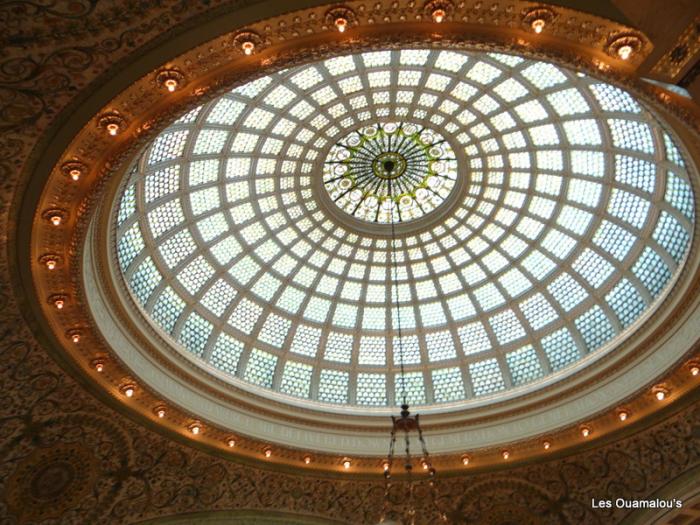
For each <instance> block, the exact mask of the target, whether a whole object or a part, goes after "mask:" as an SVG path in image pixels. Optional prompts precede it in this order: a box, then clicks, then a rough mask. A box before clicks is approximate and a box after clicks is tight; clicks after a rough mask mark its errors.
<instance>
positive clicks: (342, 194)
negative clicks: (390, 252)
mask: <svg viewBox="0 0 700 525" xmlns="http://www.w3.org/2000/svg"><path fill="white" fill-rule="evenodd" d="M456 178H457V159H456V158H455V157H454V153H453V151H452V147H451V146H450V145H449V143H448V142H447V141H446V140H445V138H444V137H443V136H442V135H441V134H440V133H438V132H437V131H435V130H432V129H429V128H426V127H425V126H419V125H415V124H411V123H410V122H399V123H396V122H386V123H379V124H377V125H374V126H365V127H363V128H361V129H359V130H353V131H351V132H350V133H349V134H348V135H346V136H345V137H343V138H342V139H341V140H340V141H339V142H338V143H337V144H335V145H334V146H333V147H332V148H331V149H330V152H329V155H328V159H327V160H326V164H325V168H324V170H323V183H324V186H325V188H326V191H328V194H329V196H330V198H331V200H332V201H333V202H334V203H335V204H336V205H337V206H338V207H339V208H340V209H342V210H343V211H345V212H346V213H348V214H349V215H351V216H353V217H357V218H360V219H364V220H366V221H369V222H377V223H382V224H392V223H394V224H396V223H399V222H406V221H410V220H412V219H416V218H419V217H422V216H424V215H425V214H427V213H430V212H431V211H433V210H434V209H436V208H437V207H438V206H440V205H441V204H442V203H443V202H444V201H445V199H446V198H447V196H448V195H449V194H450V192H451V191H452V189H453V188H454V185H455V179H456Z"/></svg>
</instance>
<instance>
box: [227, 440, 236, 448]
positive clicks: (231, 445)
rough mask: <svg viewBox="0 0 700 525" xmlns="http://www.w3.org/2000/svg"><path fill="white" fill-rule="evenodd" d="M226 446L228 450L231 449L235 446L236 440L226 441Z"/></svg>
mask: <svg viewBox="0 0 700 525" xmlns="http://www.w3.org/2000/svg"><path fill="white" fill-rule="evenodd" d="M226 444H227V445H228V447H229V448H233V447H235V446H236V440H235V439H233V438H228V441H226Z"/></svg>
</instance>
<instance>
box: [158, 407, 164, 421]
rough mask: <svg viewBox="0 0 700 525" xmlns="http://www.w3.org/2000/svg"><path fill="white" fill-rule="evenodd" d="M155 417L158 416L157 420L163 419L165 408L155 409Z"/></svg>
mask: <svg viewBox="0 0 700 525" xmlns="http://www.w3.org/2000/svg"><path fill="white" fill-rule="evenodd" d="M156 416H158V419H163V418H164V417H165V407H163V406H159V407H156Z"/></svg>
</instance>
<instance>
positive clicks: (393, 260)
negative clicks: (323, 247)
mask: <svg viewBox="0 0 700 525" xmlns="http://www.w3.org/2000/svg"><path fill="white" fill-rule="evenodd" d="M402 126H403V123H401V125H400V126H399V129H401V127H402ZM390 140H391V139H390ZM391 180H392V179H389V180H388V181H387V182H388V183H389V199H390V200H391V210H390V213H391V215H390V217H391V219H390V220H389V224H390V226H391V250H390V259H391V266H392V272H393V283H392V284H393V288H394V308H395V311H396V327H397V332H398V336H399V367H400V372H401V376H400V381H401V405H402V406H404V405H406V406H407V405H408V403H407V399H408V397H407V394H406V377H405V375H406V371H405V368H404V362H403V334H402V333H401V307H400V303H399V267H398V261H397V260H396V252H395V251H396V224H395V221H394V205H396V208H397V213H398V214H399V218H401V211H400V210H399V209H398V204H397V203H396V202H395V201H394V198H393V197H394V195H393V193H392V188H391Z"/></svg>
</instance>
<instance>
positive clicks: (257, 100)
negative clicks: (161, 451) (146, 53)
mask: <svg viewBox="0 0 700 525" xmlns="http://www.w3.org/2000/svg"><path fill="white" fill-rule="evenodd" d="M401 122H407V123H410V124H411V125H414V126H417V127H424V128H426V129H430V130H433V132H435V133H436V134H439V135H440V136H442V137H444V138H445V139H446V140H447V141H448V142H449V144H452V147H453V149H454V154H455V157H456V158H457V159H464V162H461V161H457V163H456V164H455V165H454V166H453V167H450V166H445V173H448V174H450V173H453V172H452V170H453V169H454V170H455V171H454V178H455V180H457V181H459V180H463V181H466V183H465V184H464V185H463V186H462V187H461V188H462V189H460V190H459V192H458V193H454V195H458V200H457V201H456V204H455V205H454V206H453V207H452V208H450V209H449V213H447V214H446V215H445V216H444V217H442V218H441V219H440V221H438V224H434V223H428V222H426V223H425V226H424V228H423V229H422V230H420V229H418V230H416V231H417V232H418V233H415V232H414V233H404V234H402V235H401V236H400V238H399V239H397V243H396V252H395V253H396V258H397V261H398V276H399V282H398V296H399V300H400V311H401V328H402V334H403V341H402V347H403V349H404V361H405V363H406V370H407V376H406V385H407V388H408V391H409V392H408V396H409V402H410V403H411V404H413V405H416V404H418V405H433V404H440V403H448V402H459V401H463V400H465V399H470V398H474V397H480V396H488V395H500V394H502V393H503V392H505V391H507V390H509V389H512V388H517V387H521V389H522V390H529V389H532V388H536V387H537V385H538V384H540V383H541V382H542V380H543V379H544V378H546V377H547V376H549V375H551V374H552V373H553V372H557V371H562V370H563V371H566V370H569V371H570V370H575V369H577V366H582V363H581V362H580V360H581V359H582V358H583V357H584V356H587V355H589V354H591V353H596V355H602V353H603V352H604V349H612V348H614V347H615V346H616V345H617V344H618V343H619V342H620V341H622V340H623V339H624V338H625V337H626V334H627V333H629V332H630V331H631V330H632V329H633V327H634V326H636V324H635V323H639V322H641V320H642V319H643V318H644V316H645V313H647V312H650V311H653V305H654V304H655V302H657V299H658V298H660V297H661V296H663V294H664V291H665V290H666V289H668V288H669V285H670V283H672V282H673V280H674V276H675V275H676V274H677V273H678V272H679V270H680V268H681V267H682V265H683V262H684V259H685V256H686V253H687V251H688V249H689V246H690V242H691V232H692V231H693V228H694V214H695V210H694V207H695V204H694V202H695V200H694V197H693V194H692V190H691V186H690V184H689V182H688V181H689V175H688V170H689V169H691V168H690V167H689V166H686V164H685V163H684V160H683V158H682V155H681V153H680V151H679V148H678V147H677V145H676V143H675V142H674V140H673V138H672V137H671V136H669V135H668V134H667V133H666V132H665V131H664V129H663V127H662V126H661V124H660V123H659V122H658V121H657V120H656V118H655V117H654V116H653V115H652V114H651V113H650V112H649V111H648V110H647V109H646V108H645V107H644V106H643V105H642V104H640V103H639V102H638V101H637V100H636V99H635V98H634V97H633V96H631V95H630V94H629V93H628V92H626V91H624V90H621V89H619V88H617V87H615V86H612V85H610V84H606V83H603V82H601V81H599V80H597V79H595V78H592V77H589V76H586V75H583V74H577V73H576V72H572V71H569V70H566V69H564V68H561V67H557V66H554V65H551V64H548V63H545V62H539V61H533V60H529V59H524V58H521V57H517V56H508V55H501V54H486V53H476V52H474V53H469V52H453V51H440V50H434V49H433V50H425V49H415V50H393V51H379V52H368V53H362V54H356V55H351V56H341V57H337V58H333V59H329V60H325V61H319V62H315V63H311V64H308V65H304V66H299V67H294V68H291V69H287V70H285V71H282V72H278V73H274V74H270V75H267V76H264V77H262V78H259V79H257V80H255V81H251V82H249V83H247V84H245V85H243V86H241V87H239V88H236V89H234V90H233V91H231V92H230V93H227V94H225V95H223V96H221V97H220V98H218V99H216V100H213V101H211V102H209V103H207V104H205V105H203V106H201V107H199V108H197V109H195V110H193V111H191V112H190V113H188V114H187V115H185V116H183V117H182V118H180V119H179V120H178V121H177V122H175V123H173V124H172V125H171V126H170V127H169V128H167V129H166V130H165V131H163V132H162V133H161V134H160V135H158V137H157V138H156V139H155V140H154V141H153V142H152V144H150V145H149V146H148V147H147V148H146V150H145V151H144V152H143V154H142V155H141V156H140V157H139V158H138V160H137V162H136V163H135V164H134V166H133V170H132V171H131V173H130V175H129V176H128V178H127V180H125V182H124V184H123V190H122V194H121V195H120V197H119V202H118V203H117V205H116V206H115V207H116V208H117V209H116V211H115V219H114V220H115V223H116V238H115V247H116V256H117V260H118V265H119V268H120V269H121V272H122V274H123V279H124V282H125V283H126V285H127V288H128V290H129V291H130V294H131V296H132V297H133V301H134V302H135V303H136V304H137V305H138V308H139V309H140V310H141V312H142V313H143V316H144V318H145V319H147V320H148V322H150V323H151V324H152V326H154V327H156V328H157V329H158V330H160V331H161V333H162V334H163V335H164V337H165V338H166V340H170V341H171V342H172V344H174V345H175V346H176V347H177V348H180V349H181V350H184V351H187V352H189V353H190V354H192V355H193V356H196V360H201V362H202V363H203V364H204V363H207V364H208V365H207V366H205V368H208V367H209V366H213V367H215V368H217V369H219V370H220V371H223V372H225V373H227V374H229V376H230V378H231V381H232V382H233V383H235V384H236V385H238V386H240V387H243V388H246V385H249V384H252V385H256V386H257V387H263V388H266V389H269V390H270V391H271V392H272V391H274V392H277V393H278V394H284V395H287V396H293V397H295V398H297V399H304V400H307V401H306V402H307V403H309V404H310V405H313V404H315V403H331V404H335V406H336V407H337V408H341V407H342V406H344V405H360V406H366V407H382V406H387V407H391V406H393V405H394V404H395V403H396V399H397V395H396V392H397V389H398V386H399V381H398V379H397V374H398V368H399V367H398V361H399V358H398V356H397V354H396V352H394V350H393V349H394V348H396V347H397V345H396V338H397V331H396V330H395V327H396V325H397V323H396V312H395V309H394V308H393V306H392V299H393V297H394V290H393V289H392V285H391V282H392V279H391V274H390V260H391V259H390V253H389V244H390V243H389V241H388V239H387V237H386V235H383V234H377V235H370V234H366V233H362V232H361V231H359V230H358V229H356V228H354V227H353V225H352V222H353V221H350V220H349V221H348V222H347V223H346V222H344V221H342V220H341V219H342V217H343V214H342V213H340V214H331V213H329V212H328V210H329V208H327V207H324V206H325V205H324V204H323V203H322V202H321V199H320V192H325V191H326V190H325V186H324V183H323V178H324V176H327V169H328V168H327V164H326V161H327V160H328V159H333V158H334V155H336V154H335V153H334V151H335V150H334V148H335V147H336V145H337V144H339V143H342V141H344V140H347V137H348V136H349V135H350V134H351V133H352V132H354V131H355V130H362V129H365V128H367V127H368V126H375V127H377V126H379V127H381V126H385V125H386V123H396V124H398V123H401ZM377 132H378V131H377ZM385 150H386V151H385ZM387 152H389V150H388V149H386V148H384V149H383V150H381V151H380V152H379V153H380V155H381V154H382V153H387ZM394 153H395V152H394ZM440 155H445V156H447V157H450V156H451V154H450V153H449V152H448V151H447V150H445V151H443V153H441V154H440ZM336 158H337V157H336ZM426 162H427V160H426ZM450 162H451V161H450ZM408 165H409V162H408V160H406V166H405V167H403V168H402V169H405V170H408V169H409V167H408ZM400 167H401V166H400V162H396V163H395V164H394V165H393V166H391V165H380V166H379V168H378V171H373V175H372V176H373V177H376V178H378V179H381V180H388V179H390V178H391V176H393V170H395V169H397V168H400ZM389 168H391V170H390V169H389ZM353 169H354V168H353ZM362 169H363V170H364V169H367V170H368V169H370V167H369V165H367V166H364V167H363V168H362ZM372 169H373V170H375V169H377V168H376V166H375V167H373V168H372ZM381 169H384V170H385V171H386V172H387V173H383V174H382V172H381ZM388 172H391V174H389V173H388ZM358 177H359V175H358ZM397 178H398V175H397ZM448 178H449V177H448ZM460 178H463V179H460ZM319 180H320V182H318V184H317V181H319ZM356 180H357V179H356ZM356 180H355V182H353V184H357V182H356ZM450 180H451V179H450ZM457 187H458V185H456V184H455V189H454V191H455V192H457ZM363 191H364V190H363ZM373 191H377V192H379V194H378V196H381V191H382V190H381V189H378V190H373ZM384 191H386V190H384ZM331 205H332V203H331ZM341 207H342V208H343V209H344V210H345V211H348V208H346V207H345V206H344V205H341ZM387 215H388V214H387ZM339 217H340V218H339ZM363 217H364V216H363ZM364 218H365V219H366V220H369V221H370V222H371V221H376V220H377V219H376V217H375V218H373V217H371V214H370V216H369V218H367V217H364ZM348 219H351V217H348ZM421 221H422V219H421V218H420V217H418V216H416V217H415V218H414V220H413V221H412V222H413V223H415V224H416V225H419V226H420V224H421ZM380 222H381V221H380ZM590 361H591V360H589V359H587V360H585V362H590ZM564 375H565V374H561V376H562V377H563V376H564ZM522 385H527V386H522ZM256 390H257V388H256ZM288 399H290V400H291V399H292V398H288ZM319 406H320V405H319ZM387 410H389V409H388V408H387Z"/></svg>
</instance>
